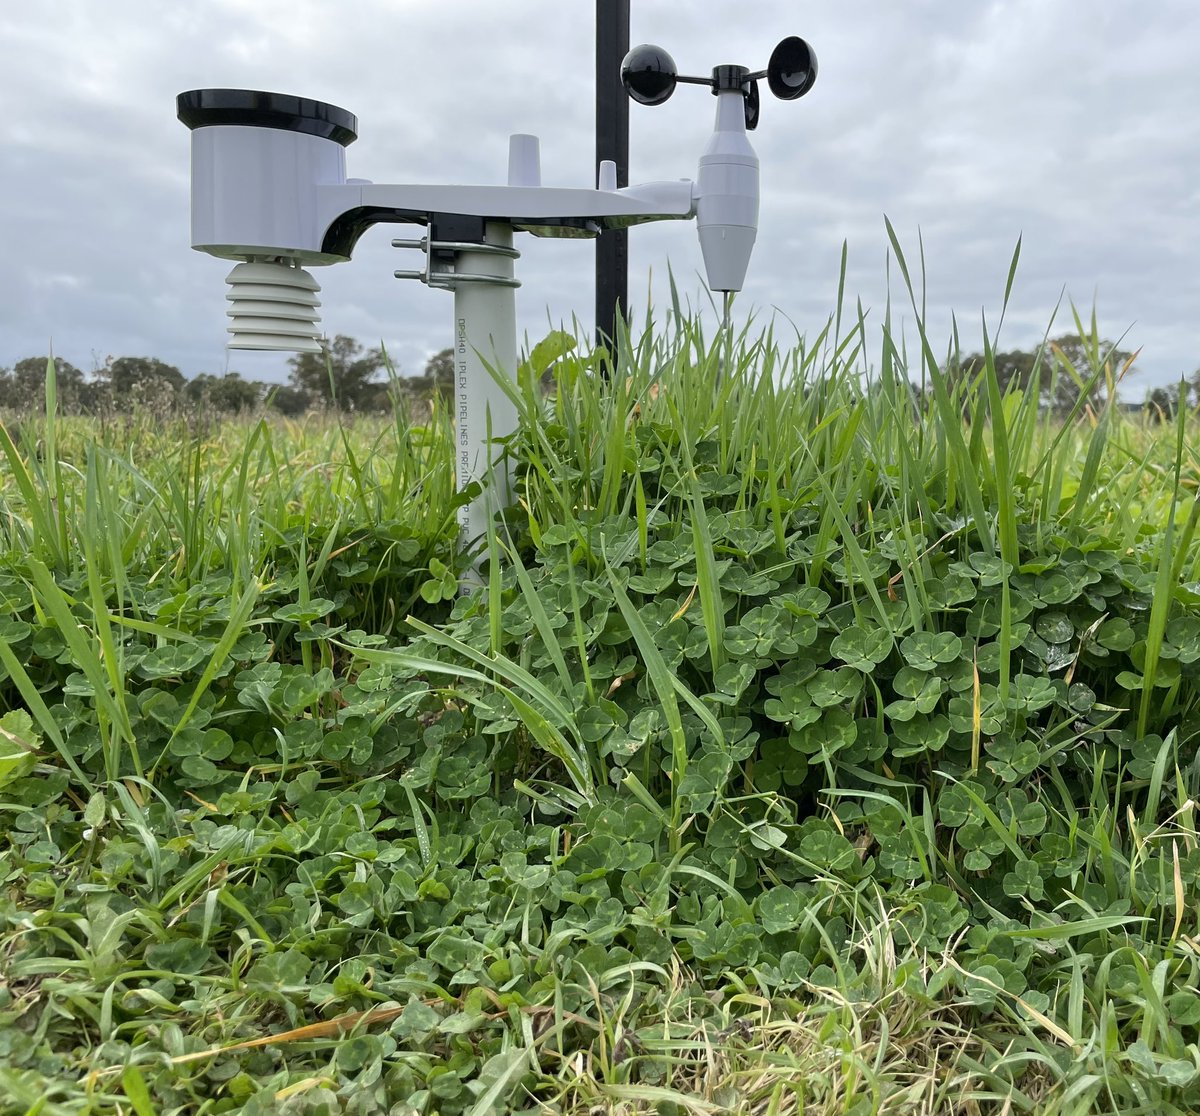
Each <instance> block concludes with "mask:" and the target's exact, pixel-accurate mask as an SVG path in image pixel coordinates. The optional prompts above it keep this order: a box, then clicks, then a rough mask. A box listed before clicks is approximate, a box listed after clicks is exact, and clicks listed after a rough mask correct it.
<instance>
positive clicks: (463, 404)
mask: <svg viewBox="0 0 1200 1116" xmlns="http://www.w3.org/2000/svg"><path fill="white" fill-rule="evenodd" d="M484 239H485V241H486V243H488V244H494V245H497V246H500V247H504V248H511V247H512V239H513V232H512V226H511V225H508V224H505V223H503V222H499V221H495V222H488V224H487V227H486V230H485V234H484ZM455 270H456V271H457V272H461V273H464V274H476V275H494V276H496V277H498V278H502V279H512V277H513V261H512V260H511V259H510V258H508V257H506V256H502V255H499V254H495V255H493V254H489V253H486V252H471V251H466V250H464V251H460V252H459V253H458V255H457V257H456V259H455ZM485 364H486V365H490V366H491V367H492V368H493V369H497V370H499V371H501V372H502V373H503V374H504V375H506V376H508V377H509V379H511V380H514V381H515V379H516V372H517V304H516V297H515V292H514V290H513V288H512V287H505V286H499V285H492V284H489V283H468V282H463V283H459V284H458V285H457V286H456V287H455V289H454V370H455V391H454V412H455V444H454V454H455V459H454V466H455V469H454V471H455V479H456V482H457V486H458V489H459V491H462V489H464V488H466V486H467V485H469V484H470V483H471V482H472V481H476V480H479V481H482V480H484V478H485V475H486V473H487V470H488V465H489V463H494V462H495V461H496V457H497V455H498V453H499V452H500V447H498V446H496V445H494V444H489V442H488V430H489V424H490V429H491V437H492V440H493V443H494V441H495V439H497V438H504V437H507V436H508V435H509V434H511V433H513V431H514V430H516V428H517V409H516V406H515V405H514V404H513V402H512V401H511V400H510V399H509V398H508V396H507V395H505V394H504V392H503V390H502V389H501V388H500V386H499V385H498V384H497V383H496V382H495V380H493V378H492V375H491V373H489V372H488V369H487V367H485ZM493 483H494V488H493V489H491V490H489V488H488V487H487V485H486V484H485V486H484V491H483V492H482V493H481V494H480V495H479V496H478V497H477V498H476V499H474V500H472V501H471V502H470V503H469V504H466V505H464V506H463V507H461V508H459V510H458V527H459V547H460V549H464V550H465V549H466V548H468V547H469V546H471V545H472V544H473V543H475V542H476V541H477V540H478V539H479V538H480V536H482V535H483V534H485V533H486V531H487V524H488V520H489V518H490V517H491V516H492V515H493V514H494V513H495V512H496V510H497V509H498V508H500V507H503V506H504V505H505V504H507V503H508V500H509V494H510V487H509V476H508V469H507V466H506V465H505V464H499V465H497V466H496V468H495V471H494V473H493ZM469 580H470V579H464V588H466V587H467V582H468V581H469ZM476 580H477V579H476Z"/></svg>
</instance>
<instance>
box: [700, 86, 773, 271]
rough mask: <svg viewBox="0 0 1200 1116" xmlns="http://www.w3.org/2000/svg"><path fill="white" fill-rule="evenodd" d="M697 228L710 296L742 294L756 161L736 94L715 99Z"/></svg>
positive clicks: (753, 220) (753, 229) (754, 217)
mask: <svg viewBox="0 0 1200 1116" xmlns="http://www.w3.org/2000/svg"><path fill="white" fill-rule="evenodd" d="M696 228H697V231H698V233H699V235H700V251H701V252H702V253H703V255H704V270H705V273H706V277H707V279H708V287H709V290H713V291H740V290H741V289H742V285H743V284H744V283H745V282H746V271H747V269H748V268H749V266H750V256H751V254H752V253H753V251H754V241H755V238H756V237H757V235H758V156H757V155H755V154H754V148H753V147H751V146H750V140H749V139H748V138H747V136H746V109H745V101H744V98H743V96H742V94H741V93H740V92H722V93H718V94H717V122H716V130H715V131H714V132H713V136H712V139H711V140H709V142H708V147H706V148H705V149H704V154H703V155H701V156H700V170H699V173H698V175H697V178H696Z"/></svg>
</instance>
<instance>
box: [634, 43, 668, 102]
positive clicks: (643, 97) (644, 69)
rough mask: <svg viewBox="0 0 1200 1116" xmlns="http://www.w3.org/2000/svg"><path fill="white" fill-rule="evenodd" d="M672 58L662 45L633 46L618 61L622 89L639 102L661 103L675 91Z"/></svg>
mask: <svg viewBox="0 0 1200 1116" xmlns="http://www.w3.org/2000/svg"><path fill="white" fill-rule="evenodd" d="M677 75H678V71H677V70H676V68H675V59H674V58H672V57H671V56H670V55H669V54H668V53H667V52H666V51H665V50H663V48H662V47H659V46H654V45H653V44H650V43H647V44H646V45H645V46H638V47H634V48H633V50H631V51H630V52H629V53H628V54H627V55H625V60H624V61H623V62H622V63H621V82H622V84H623V85H624V86H625V91H626V92H627V93H628V94H629V96H630V97H632V98H633V99H634V100H635V101H637V103H638V104H640V105H661V104H662V103H663V102H664V101H666V100H668V99H669V98H670V96H671V94H672V93H674V92H675V80H676V77H677Z"/></svg>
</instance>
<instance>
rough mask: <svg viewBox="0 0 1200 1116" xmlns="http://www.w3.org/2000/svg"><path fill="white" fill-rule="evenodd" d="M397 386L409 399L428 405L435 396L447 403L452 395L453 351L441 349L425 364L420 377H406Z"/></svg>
mask: <svg viewBox="0 0 1200 1116" xmlns="http://www.w3.org/2000/svg"><path fill="white" fill-rule="evenodd" d="M399 386H400V388H401V390H402V391H403V392H404V394H405V395H406V396H408V398H409V399H414V400H419V401H420V402H422V403H429V402H431V401H432V399H433V397H434V396H435V395H438V396H440V397H441V398H442V400H443V401H448V400H449V399H450V398H451V397H452V396H453V395H454V350H453V349H442V350H441V351H440V352H436V353H434V354H433V356H431V357H430V358H429V359H428V360H427V361H426V362H425V372H424V374H423V375H421V376H406V377H404V378H402V379H401V380H400V381H399Z"/></svg>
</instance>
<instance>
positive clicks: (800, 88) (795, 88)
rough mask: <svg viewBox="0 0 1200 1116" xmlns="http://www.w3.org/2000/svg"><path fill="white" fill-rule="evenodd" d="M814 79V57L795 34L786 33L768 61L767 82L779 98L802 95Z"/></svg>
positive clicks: (815, 71) (785, 98)
mask: <svg viewBox="0 0 1200 1116" xmlns="http://www.w3.org/2000/svg"><path fill="white" fill-rule="evenodd" d="M816 80H817V56H816V55H815V54H814V53H813V49H812V47H810V46H809V45H808V43H806V42H805V41H804V40H803V39H801V38H800V37H799V36H798V35H789V36H788V38H786V39H784V40H783V42H781V43H780V44H779V45H778V46H777V47H776V48H775V49H774V50H773V51H771V60H770V61H769V62H768V63H767V85H768V86H770V88H771V92H772V93H774V94H775V96H776V97H778V98H779V99H780V100H781V101H794V100H796V98H798V97H803V96H804V94H805V93H807V92H808V91H809V90H810V89H811V88H812V87H813V83H814V82H815V81H816Z"/></svg>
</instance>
